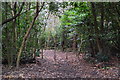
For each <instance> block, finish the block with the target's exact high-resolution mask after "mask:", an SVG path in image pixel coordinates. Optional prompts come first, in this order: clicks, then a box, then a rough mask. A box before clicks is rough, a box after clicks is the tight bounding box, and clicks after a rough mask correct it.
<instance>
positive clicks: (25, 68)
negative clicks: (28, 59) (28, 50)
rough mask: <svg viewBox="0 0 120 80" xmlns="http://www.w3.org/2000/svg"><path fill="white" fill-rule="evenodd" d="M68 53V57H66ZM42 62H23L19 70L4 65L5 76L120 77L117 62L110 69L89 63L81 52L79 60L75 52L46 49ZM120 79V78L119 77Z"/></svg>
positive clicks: (3, 74)
mask: <svg viewBox="0 0 120 80" xmlns="http://www.w3.org/2000/svg"><path fill="white" fill-rule="evenodd" d="M66 54H67V55H68V59H66ZM39 61H40V62H41V64H35V63H33V64H23V65H21V66H20V68H19V69H18V70H16V69H15V68H11V69H7V68H6V67H4V66H3V72H2V77H3V78H18V77H19V78H59V77H61V78H76V77H80V78H116V80H117V79H118V78H119V67H118V66H117V62H116V61H113V62H111V63H115V65H114V66H110V67H109V68H108V69H103V68H98V67H97V66H95V64H91V63H88V62H87V61H85V60H84V59H83V54H80V56H79V60H78V58H77V57H76V55H75V54H74V53H73V52H67V53H65V52H61V51H57V52H56V61H55V60H54V50H44V59H41V57H40V58H39ZM119 79H120V78H119Z"/></svg>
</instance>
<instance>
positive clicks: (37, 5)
mask: <svg viewBox="0 0 120 80" xmlns="http://www.w3.org/2000/svg"><path fill="white" fill-rule="evenodd" d="M43 6H44V2H43V4H42V6H41V9H40V10H39V4H38V2H37V4H36V14H35V17H34V19H33V21H32V23H31V25H30V27H29V28H28V30H27V32H26V34H25V36H24V37H23V41H22V44H21V47H20V49H19V52H18V57H17V62H16V67H17V68H18V67H19V62H20V56H21V53H22V50H23V48H24V46H25V42H26V40H27V38H28V36H29V34H30V30H31V29H32V27H33V26H34V23H35V20H36V19H37V16H38V14H39V12H40V11H41V10H42V8H43Z"/></svg>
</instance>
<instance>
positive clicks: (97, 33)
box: [91, 2, 102, 52]
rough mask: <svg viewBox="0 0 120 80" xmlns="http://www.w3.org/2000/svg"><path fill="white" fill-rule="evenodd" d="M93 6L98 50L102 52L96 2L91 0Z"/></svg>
mask: <svg viewBox="0 0 120 80" xmlns="http://www.w3.org/2000/svg"><path fill="white" fill-rule="evenodd" d="M91 6H92V14H93V18H94V27H95V34H96V37H95V38H96V44H97V48H98V51H99V52H101V51H102V49H101V46H100V39H99V36H98V35H99V30H98V24H97V15H96V9H95V3H93V2H91Z"/></svg>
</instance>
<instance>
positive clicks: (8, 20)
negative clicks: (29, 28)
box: [2, 2, 25, 25]
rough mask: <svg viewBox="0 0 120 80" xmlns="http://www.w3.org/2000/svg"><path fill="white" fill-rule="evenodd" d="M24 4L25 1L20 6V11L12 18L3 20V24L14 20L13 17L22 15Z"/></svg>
mask: <svg viewBox="0 0 120 80" xmlns="http://www.w3.org/2000/svg"><path fill="white" fill-rule="evenodd" d="M24 4H25V3H24V2H23V3H22V5H21V7H20V11H19V12H18V13H17V14H16V15H15V16H13V17H12V18H9V19H7V20H5V21H3V22H2V25H4V24H6V23H7V22H10V21H12V20H13V19H15V18H17V17H18V16H20V13H21V11H22V9H23V6H24Z"/></svg>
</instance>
